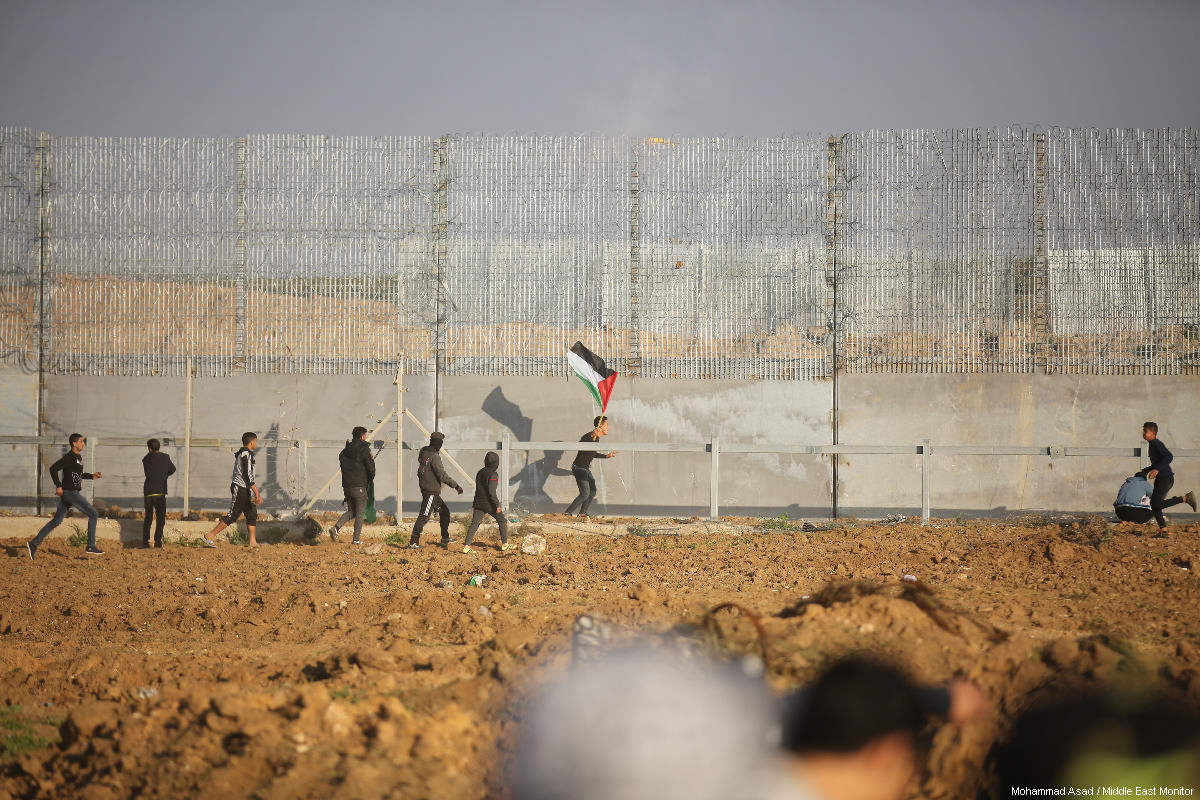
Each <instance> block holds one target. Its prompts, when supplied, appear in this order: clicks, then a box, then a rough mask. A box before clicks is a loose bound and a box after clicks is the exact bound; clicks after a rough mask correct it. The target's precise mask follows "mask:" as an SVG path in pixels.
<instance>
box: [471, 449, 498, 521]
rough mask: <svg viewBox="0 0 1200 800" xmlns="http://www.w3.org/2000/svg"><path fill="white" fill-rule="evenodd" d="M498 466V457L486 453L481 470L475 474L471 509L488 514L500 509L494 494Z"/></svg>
mask: <svg viewBox="0 0 1200 800" xmlns="http://www.w3.org/2000/svg"><path fill="white" fill-rule="evenodd" d="M499 464H500V456H498V455H496V454H495V453H490V452H489V453H488V454H487V455H486V456H484V457H483V469H481V470H479V472H477V473H476V474H475V500H474V501H473V502H472V503H471V508H478V509H479V510H480V511H486V512H488V513H489V514H495V513H496V509H497V508H499V507H500V498H499V497H498V496H497V494H496V487H497V486H498V485H499V480H498V479H497V478H496V467H497V466H499Z"/></svg>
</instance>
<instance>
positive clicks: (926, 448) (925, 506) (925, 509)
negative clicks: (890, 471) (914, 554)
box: [921, 439, 933, 525]
mask: <svg viewBox="0 0 1200 800" xmlns="http://www.w3.org/2000/svg"><path fill="white" fill-rule="evenodd" d="M932 450H933V447H932V446H931V445H930V444H929V440H928V439H922V440H921V524H922V525H928V524H929V468H930V463H929V461H930V459H929V456H930V453H931V451H932Z"/></svg>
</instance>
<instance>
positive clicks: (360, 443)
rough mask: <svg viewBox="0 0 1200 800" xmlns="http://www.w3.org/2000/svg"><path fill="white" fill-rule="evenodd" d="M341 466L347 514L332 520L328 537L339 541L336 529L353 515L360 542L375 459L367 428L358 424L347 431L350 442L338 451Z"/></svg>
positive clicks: (355, 530)
mask: <svg viewBox="0 0 1200 800" xmlns="http://www.w3.org/2000/svg"><path fill="white" fill-rule="evenodd" d="M338 463H339V464H340V465H341V467H342V493H343V494H344V495H345V497H346V513H344V514H342V516H340V517H339V518H338V521H337V522H335V523H333V527H332V528H330V529H329V538H330V539H332V540H333V541H335V542H336V541H337V540H338V528H340V527H342V526H343V525H345V524H346V523H347V522H349V521H350V518H351V517H353V518H354V544H362V528H363V514H364V513H365V512H366V510H367V497H368V496H369V495H370V487H371V484H372V483H374V482H375V458H374V456H372V455H371V445H370V444H369V443H368V442H367V429H366V428H364V427H363V426H361V425H358V426H356V427H355V428H354V430H353V431H351V432H350V441H348V442H346V446H345V447H343V448H342V452H341V453H339V454H338Z"/></svg>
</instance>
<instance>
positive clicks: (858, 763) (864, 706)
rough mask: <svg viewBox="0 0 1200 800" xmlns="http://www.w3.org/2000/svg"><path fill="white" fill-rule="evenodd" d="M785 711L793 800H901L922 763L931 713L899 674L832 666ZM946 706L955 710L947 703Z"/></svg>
mask: <svg viewBox="0 0 1200 800" xmlns="http://www.w3.org/2000/svg"><path fill="white" fill-rule="evenodd" d="M790 699H791V700H792V702H790V703H787V704H785V710H784V714H783V728H782V741H781V745H782V749H783V751H784V752H785V753H786V754H787V762H788V763H787V769H788V772H789V773H790V777H791V781H792V787H791V788H792V794H791V795H790V796H791V797H793V798H814V800H815V799H816V798H820V800H899V798H901V797H903V796H904V794H905V792H906V790H907V789H908V786H909V784H910V782H911V781H912V779H913V777H914V776H915V775H916V773H917V766H918V764H919V762H920V760H921V758H922V757H923V747H922V745H921V731H922V730H923V729H924V728H925V724H926V721H927V719H928V715H929V709H928V707H927V705H926V702H925V701H924V700H923V698H922V690H921V689H919V688H918V687H917V686H916V685H915V684H914V683H913V682H912V681H911V680H910V679H909V678H908V676H907V675H905V674H904V673H903V672H901V671H900V670H898V669H895V668H893V667H890V666H886V665H884V664H880V663H876V662H873V661H869V660H867V659H863V658H857V657H856V658H848V659H845V660H843V661H839V662H836V663H834V664H833V665H832V666H830V667H828V668H827V669H826V670H825V671H824V672H823V673H822V674H821V675H820V677H818V678H817V680H816V682H815V683H813V684H812V686H811V687H809V688H808V689H806V690H805V691H804V692H803V693H799V694H797V695H795V696H793V698H790ZM950 706H953V701H952V697H951V700H950Z"/></svg>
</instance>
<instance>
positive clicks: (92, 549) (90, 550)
mask: <svg viewBox="0 0 1200 800" xmlns="http://www.w3.org/2000/svg"><path fill="white" fill-rule="evenodd" d="M83 552H85V553H87V554H88V555H89V556H102V555H104V551H103V550H101V549H100V548H99V547H96V545H94V544H89V545H88V546H87V549H86V550H84V551H83Z"/></svg>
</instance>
